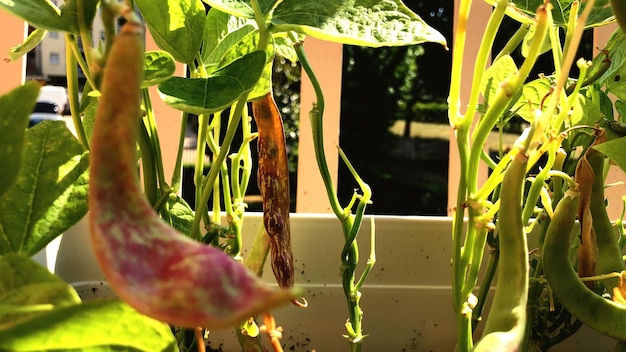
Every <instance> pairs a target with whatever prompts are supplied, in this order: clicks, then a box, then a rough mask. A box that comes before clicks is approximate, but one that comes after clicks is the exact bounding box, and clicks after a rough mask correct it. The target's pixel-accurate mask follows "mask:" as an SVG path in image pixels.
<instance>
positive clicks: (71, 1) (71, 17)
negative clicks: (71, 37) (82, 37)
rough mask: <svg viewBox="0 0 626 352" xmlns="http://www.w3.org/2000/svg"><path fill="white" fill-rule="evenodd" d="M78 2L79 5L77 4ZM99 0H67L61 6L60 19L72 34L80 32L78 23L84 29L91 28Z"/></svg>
mask: <svg viewBox="0 0 626 352" xmlns="http://www.w3.org/2000/svg"><path fill="white" fill-rule="evenodd" d="M79 2H80V4H79ZM99 3H100V0H67V1H64V2H63V6H61V19H62V20H63V21H64V22H65V23H68V24H69V25H70V26H71V28H72V31H71V32H74V33H78V32H79V31H80V22H81V21H82V22H83V23H82V24H83V26H84V27H85V28H92V27H93V25H92V24H93V20H94V18H95V17H96V13H97V12H98V4H99Z"/></svg>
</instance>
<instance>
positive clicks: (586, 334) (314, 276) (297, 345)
mask: <svg viewBox="0 0 626 352" xmlns="http://www.w3.org/2000/svg"><path fill="white" fill-rule="evenodd" d="M375 220H376V259H377V261H376V265H375V266H374V268H373V269H372V271H371V272H370V275H369V277H368V279H367V281H366V284H365V286H364V287H363V289H362V290H361V292H362V294H363V295H362V298H361V307H362V309H363V312H364V316H363V331H364V333H365V334H369V336H367V337H366V338H365V341H364V346H363V347H364V349H363V350H364V351H452V350H454V346H455V343H456V319H455V314H454V312H453V309H452V295H451V286H450V280H451V277H452V275H451V271H450V270H451V266H450V258H451V257H452V244H451V240H450V236H451V235H450V234H451V221H450V219H449V218H444V217H396V216H376V218H375ZM260 225H261V214H256V213H253V214H247V215H246V219H245V226H244V244H247V245H250V244H251V243H252V239H253V237H254V234H255V233H256V231H257V229H258V227H259V226H260ZM291 230H292V241H293V251H294V258H295V268H296V285H298V286H300V287H302V288H303V289H304V290H305V298H306V299H307V300H308V303H309V307H308V308H304V309H303V308H298V307H296V306H293V305H287V306H285V307H282V308H279V309H277V310H275V311H273V312H272V313H273V315H274V317H275V318H276V321H277V324H278V325H280V326H282V327H283V329H284V334H283V339H282V343H283V345H284V346H285V350H287V351H290V350H294V351H311V350H316V351H322V352H323V351H338V350H346V348H347V342H346V340H345V338H343V337H342V335H343V334H345V327H344V324H345V322H346V319H347V317H348V312H347V306H346V302H345V297H344V295H343V289H342V287H341V278H340V276H339V266H340V259H339V256H340V252H341V248H342V247H343V235H342V232H341V226H340V223H339V221H338V220H337V219H336V218H335V217H334V216H331V215H311V214H292V217H291ZM88 231H89V229H88V226H87V224H86V222H85V221H83V222H81V223H79V225H78V226H77V228H75V229H74V230H73V231H70V232H68V233H66V234H65V235H64V236H63V239H62V240H61V243H60V245H59V251H58V258H57V260H56V268H55V271H56V272H57V273H58V274H59V275H60V276H61V277H63V278H64V279H66V280H67V281H68V282H70V283H75V284H76V283H78V284H79V285H80V287H81V288H82V290H86V291H87V293H89V291H93V290H92V289H93V288H94V287H95V288H96V290H95V292H94V293H95V294H101V295H104V294H105V293H106V292H107V291H106V285H105V286H103V285H102V283H101V281H102V280H103V276H102V273H101V272H100V270H99V269H97V265H96V263H95V260H94V259H93V256H92V252H91V250H90V245H89V238H88ZM369 232H370V221H369V218H367V219H366V220H365V221H364V222H363V228H362V229H361V233H360V235H359V241H358V243H359V250H360V262H361V264H360V269H361V270H362V268H363V266H364V264H365V262H366V261H367V259H368V257H369V251H370V248H369V247H370V246H369V240H370V239H369ZM70 241H71V242H74V241H77V243H69V242H70ZM66 255H67V256H70V257H71V258H67V257H66ZM88 266H92V267H90V268H88ZM361 270H359V272H360V271H361ZM263 277H264V279H265V280H267V281H268V282H275V281H274V277H273V275H272V271H271V268H270V266H269V263H267V265H266V267H265V271H264V276H263ZM86 281H91V282H92V283H86ZM90 284H91V285H92V286H89V285H90ZM108 292H109V294H110V293H111V292H110V291H108ZM210 341H211V344H210V346H211V347H213V348H218V347H221V348H222V350H224V351H238V350H240V348H239V346H238V343H237V340H236V337H235V333H234V331H232V330H230V331H216V332H211V334H210ZM614 348H615V342H614V341H613V340H612V339H609V338H606V337H604V336H602V335H600V334H598V333H596V332H595V331H593V330H591V329H589V328H587V327H583V328H581V330H580V331H579V332H578V333H577V334H576V335H574V336H573V337H571V338H570V339H568V340H567V341H566V342H563V343H561V344H560V345H558V346H557V347H555V348H554V349H553V351H591V350H593V351H613V350H614Z"/></svg>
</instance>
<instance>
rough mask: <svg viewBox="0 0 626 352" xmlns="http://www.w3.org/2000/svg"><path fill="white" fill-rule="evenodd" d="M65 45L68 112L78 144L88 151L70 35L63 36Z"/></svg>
mask: <svg viewBox="0 0 626 352" xmlns="http://www.w3.org/2000/svg"><path fill="white" fill-rule="evenodd" d="M65 38H66V42H67V45H65V56H66V61H65V64H66V72H67V91H68V98H69V104H70V112H71V114H72V121H73V122H74V129H75V130H76V135H77V136H78V140H79V141H80V144H82V146H83V148H85V150H89V140H88V138H87V134H86V133H85V128H84V126H83V121H82V120H81V118H80V111H79V110H80V102H79V101H78V63H77V61H76V57H75V56H74V54H73V51H72V45H75V44H76V41H75V40H74V37H72V36H71V35H70V34H67V35H66V36H65Z"/></svg>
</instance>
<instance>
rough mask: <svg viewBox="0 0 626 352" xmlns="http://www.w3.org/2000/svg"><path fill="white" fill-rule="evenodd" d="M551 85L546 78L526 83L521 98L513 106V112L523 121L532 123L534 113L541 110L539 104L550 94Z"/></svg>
mask: <svg viewBox="0 0 626 352" xmlns="http://www.w3.org/2000/svg"><path fill="white" fill-rule="evenodd" d="M551 85H552V81H551V80H550V78H548V77H541V78H538V79H536V80H534V81H531V82H529V83H526V84H525V85H524V87H523V88H522V97H521V98H520V99H519V100H518V101H517V103H516V104H515V105H514V106H513V110H514V111H516V112H517V114H519V115H520V116H521V117H522V118H523V119H524V120H526V121H528V122H532V121H534V119H535V118H536V112H537V111H538V110H539V109H541V102H542V101H543V99H544V98H545V97H546V96H547V95H548V94H549V93H550V89H551Z"/></svg>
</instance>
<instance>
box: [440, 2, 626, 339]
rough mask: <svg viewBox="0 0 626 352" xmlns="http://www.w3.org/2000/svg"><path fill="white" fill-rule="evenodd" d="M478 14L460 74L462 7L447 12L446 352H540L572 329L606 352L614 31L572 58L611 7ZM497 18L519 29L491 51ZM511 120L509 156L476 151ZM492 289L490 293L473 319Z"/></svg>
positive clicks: (513, 6) (614, 234) (618, 240)
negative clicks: (546, 66)
mask: <svg viewBox="0 0 626 352" xmlns="http://www.w3.org/2000/svg"><path fill="white" fill-rule="evenodd" d="M488 2H489V3H490V4H491V5H493V12H492V13H491V14H490V16H489V19H488V22H487V25H486V28H485V31H484V34H483V38H482V41H481V44H480V47H479V51H478V55H477V57H476V59H475V62H474V66H473V67H471V68H468V67H465V65H464V64H463V52H464V49H465V41H466V36H467V31H468V26H469V24H470V22H471V16H470V15H469V12H470V9H471V7H472V6H473V5H472V1H461V2H460V8H459V9H458V22H457V23H458V24H457V28H456V30H455V38H456V39H455V43H454V46H453V65H452V81H451V87H450V96H449V120H450V125H451V126H452V128H453V129H454V133H455V139H456V144H457V148H458V153H459V161H460V163H459V168H460V178H459V183H458V194H457V203H456V207H455V209H454V216H453V230H452V240H453V242H454V254H453V259H452V268H453V269H452V271H453V281H452V296H453V305H454V309H455V312H456V316H457V321H458V322H457V336H458V343H457V350H459V351H470V350H476V351H517V350H542V351H544V350H548V349H549V348H550V347H552V346H554V345H556V344H558V343H559V342H561V341H563V340H564V339H566V338H567V337H569V336H571V335H572V334H574V333H575V332H576V331H577V329H578V328H579V327H580V326H581V325H582V324H587V325H588V326H590V327H591V328H593V329H595V330H597V331H599V332H601V333H603V334H606V335H607V336H610V337H613V338H615V339H616V340H617V341H618V342H617V343H618V347H619V346H621V345H622V344H623V341H624V340H625V338H626V336H624V333H625V332H626V330H625V329H624V325H623V323H624V319H625V317H626V315H624V313H623V312H624V306H623V302H624V301H623V292H624V291H623V290H624V284H623V280H622V271H623V270H624V263H623V259H622V254H621V252H622V248H623V245H624V240H623V235H622V234H623V228H622V226H621V224H622V223H623V222H622V220H623V216H622V218H620V219H612V220H618V221H617V224H620V225H618V226H613V225H612V222H611V220H609V218H608V216H607V213H606V204H605V194H604V192H605V187H604V186H605V185H604V178H605V177H606V173H607V172H608V169H609V164H611V163H615V164H617V165H619V167H621V168H622V169H625V163H624V161H625V160H624V159H623V157H622V156H621V155H620V150H623V149H622V148H623V143H624V141H625V140H624V138H623V136H624V134H623V131H624V130H623V123H622V118H623V112H624V110H623V107H624V105H623V99H624V95H623V93H622V89H623V83H622V81H621V79H620V78H621V74H622V71H623V67H624V64H625V62H624V56H623V50H624V46H623V40H624V33H623V32H622V31H621V30H620V29H617V30H616V31H615V32H614V34H613V35H612V37H611V38H610V40H609V41H608V43H606V46H605V47H604V48H601V50H600V51H599V53H598V54H597V55H596V56H595V57H594V58H593V60H591V58H580V57H577V48H578V47H579V44H580V41H581V37H582V33H583V31H584V30H586V29H590V28H594V27H597V26H602V25H605V24H608V23H611V22H612V21H613V17H612V16H613V10H615V11H616V12H617V11H620V10H619V7H620V6H622V7H623V5H621V4H619V6H618V7H612V5H611V4H610V3H609V2H607V1H586V2H578V1H533V2H526V1H515V0H514V1H512V2H509V1H508V0H493V1H488ZM616 15H617V13H616ZM506 16H508V17H510V18H512V19H513V20H515V21H517V22H518V24H519V28H518V29H517V31H516V32H515V33H513V35H512V36H511V37H510V39H509V40H508V42H507V43H506V44H505V46H504V47H503V48H502V49H501V50H496V48H494V46H493V43H494V38H495V36H496V34H497V32H498V30H499V28H500V26H501V24H502V21H503V20H504V18H505V17H506ZM616 17H618V19H619V18H620V17H619V16H616ZM514 52H519V53H521V60H518V61H515V60H514V58H513V53H514ZM541 55H545V56H548V57H550V58H552V63H553V67H552V69H551V70H550V71H547V72H541V73H540V75H539V76H538V77H536V76H532V75H531V72H532V70H533V69H534V68H535V66H536V63H537V60H538V58H539V57H540V56H541ZM573 67H575V68H576V70H574V69H573ZM463 69H473V77H472V83H471V89H470V94H469V99H468V101H467V102H461V80H460V77H461V73H462V70H463ZM610 94H613V95H614V96H615V97H616V99H613V100H611V98H610ZM461 106H465V107H466V108H465V109H462V108H461ZM614 111H616V112H617V113H616V114H615V113H614ZM511 119H523V120H524V121H525V123H526V124H527V125H528V128H527V129H526V130H525V131H524V132H523V133H522V134H521V135H520V136H519V138H518V139H517V141H516V142H515V143H514V144H513V145H508V146H505V145H503V144H502V143H500V147H499V149H498V150H496V151H495V153H491V151H488V150H486V149H485V143H486V141H487V137H488V135H489V134H490V133H493V132H494V131H495V133H503V132H504V130H503V127H504V126H505V125H506V124H507V122H508V121H511ZM501 140H502V139H501ZM494 155H495V156H494ZM609 161H610V162H609ZM485 167H486V168H487V169H488V170H489V172H488V176H487V177H486V179H485V180H483V179H482V178H481V169H482V168H485ZM576 219H577V220H578V226H574V221H575V220H576ZM572 233H573V235H571V234H572ZM570 242H571V243H570ZM486 249H487V250H488V252H489V253H490V254H489V255H488V257H487V258H484V255H485V253H486ZM484 261H486V262H487V264H486V268H482V269H483V272H484V275H481V267H482V265H483V262H484ZM496 268H497V275H496ZM494 279H495V288H496V290H495V294H494V295H493V300H492V303H491V306H490V308H485V307H486V301H487V300H488V296H489V291H490V290H489V289H490V287H492V284H494ZM480 280H482V281H480ZM479 281H480V282H479ZM602 295H604V296H605V297H604V298H603V297H602ZM606 297H609V298H606ZM481 324H484V326H483V327H482V330H483V332H482V336H479V337H478V339H477V341H476V343H475V341H474V340H473V334H474V332H475V329H476V328H477V327H478V326H479V325H481Z"/></svg>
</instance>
